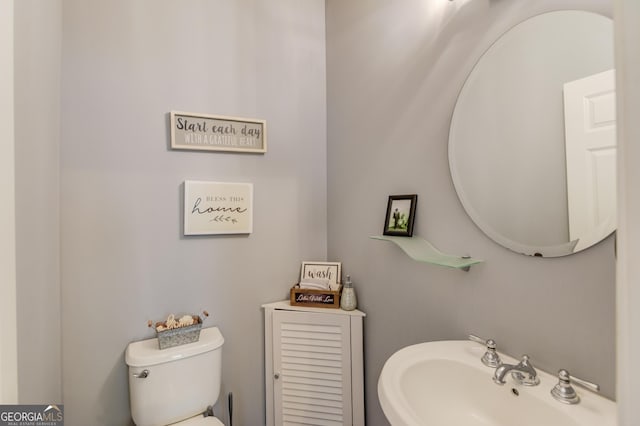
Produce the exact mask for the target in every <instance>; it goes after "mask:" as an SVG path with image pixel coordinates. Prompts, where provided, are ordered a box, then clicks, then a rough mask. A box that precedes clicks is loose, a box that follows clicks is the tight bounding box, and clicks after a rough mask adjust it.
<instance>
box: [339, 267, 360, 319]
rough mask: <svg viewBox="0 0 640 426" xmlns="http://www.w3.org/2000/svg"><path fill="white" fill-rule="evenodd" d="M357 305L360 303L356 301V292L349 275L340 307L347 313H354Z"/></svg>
mask: <svg viewBox="0 0 640 426" xmlns="http://www.w3.org/2000/svg"><path fill="white" fill-rule="evenodd" d="M357 305H358V301H357V299H356V291H355V289H354V288H353V283H352V282H351V276H350V275H347V280H346V281H345V283H344V288H343V289H342V297H341V298H340V307H341V308H342V309H343V310H345V311H353V310H354V309H355V308H356V306H357Z"/></svg>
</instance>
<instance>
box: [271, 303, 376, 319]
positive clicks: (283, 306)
mask: <svg viewBox="0 0 640 426" xmlns="http://www.w3.org/2000/svg"><path fill="white" fill-rule="evenodd" d="M262 307H263V308H264V309H273V310H280V311H302V312H319V313H323V314H333V315H349V316H354V317H365V316H366V315H367V314H365V313H364V312H362V311H359V310H357V309H355V310H353V311H345V310H342V309H336V308H311V307H307V306H294V305H291V303H290V302H289V301H288V300H282V301H279V302H273V303H265V304H264V305H262Z"/></svg>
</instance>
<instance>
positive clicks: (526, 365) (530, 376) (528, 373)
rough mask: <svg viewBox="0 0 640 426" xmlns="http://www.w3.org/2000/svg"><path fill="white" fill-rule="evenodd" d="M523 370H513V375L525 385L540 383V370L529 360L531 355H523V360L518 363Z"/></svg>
mask: <svg viewBox="0 0 640 426" xmlns="http://www.w3.org/2000/svg"><path fill="white" fill-rule="evenodd" d="M518 367H520V370H521V371H512V372H511V377H513V379H514V380H515V381H516V382H518V383H520V384H521V385H524V386H537V385H539V384H540V378H539V377H538V372H537V371H536V369H535V368H533V365H531V363H530V362H529V355H522V361H520V363H519V364H518Z"/></svg>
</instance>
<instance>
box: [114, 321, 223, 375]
mask: <svg viewBox="0 0 640 426" xmlns="http://www.w3.org/2000/svg"><path fill="white" fill-rule="evenodd" d="M223 343H224V338H223V337H222V334H221V333H220V330H219V329H218V327H209V328H203V329H202V330H200V339H199V340H198V341H197V342H194V343H187V344H185V345H179V346H174V347H172V348H167V349H160V348H159V347H158V339H147V340H141V341H139V342H132V343H129V345H128V346H127V351H126V353H125V362H126V363H127V365H128V366H130V367H147V366H150V365H156V364H162V363H165V362H170V361H176V360H179V359H182V358H188V357H190V356H194V355H199V354H202V353H205V352H209V351H213V350H215V349H218V348H219V347H220V346H222V344H223Z"/></svg>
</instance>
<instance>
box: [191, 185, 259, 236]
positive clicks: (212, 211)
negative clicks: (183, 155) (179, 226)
mask: <svg viewBox="0 0 640 426" xmlns="http://www.w3.org/2000/svg"><path fill="white" fill-rule="evenodd" d="M251 232H253V184H251V183H227V182H202V181H192V180H187V181H185V182H184V235H217V234H250V233H251Z"/></svg>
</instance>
